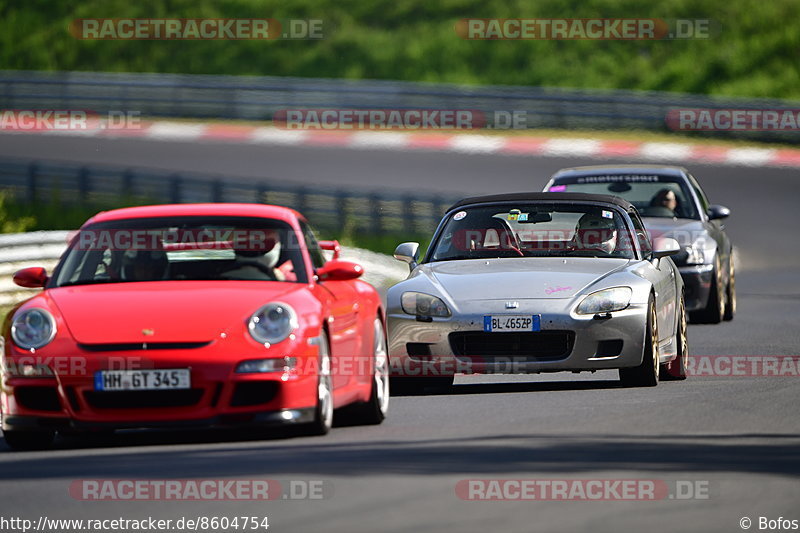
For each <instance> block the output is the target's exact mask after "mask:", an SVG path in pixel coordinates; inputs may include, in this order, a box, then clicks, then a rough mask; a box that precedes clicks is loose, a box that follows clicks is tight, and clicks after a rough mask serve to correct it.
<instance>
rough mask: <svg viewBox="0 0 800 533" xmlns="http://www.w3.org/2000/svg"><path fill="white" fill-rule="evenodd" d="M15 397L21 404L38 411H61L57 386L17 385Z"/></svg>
mask: <svg viewBox="0 0 800 533" xmlns="http://www.w3.org/2000/svg"><path fill="white" fill-rule="evenodd" d="M14 397H15V399H16V400H17V403H19V404H20V405H21V406H23V407H26V408H28V409H34V410H36V411H61V402H59V401H58V392H57V391H56V388H55V387H16V388H15V390H14Z"/></svg>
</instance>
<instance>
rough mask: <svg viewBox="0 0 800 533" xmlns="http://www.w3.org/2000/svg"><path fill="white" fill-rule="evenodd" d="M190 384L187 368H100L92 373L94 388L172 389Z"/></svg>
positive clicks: (189, 385) (183, 387)
mask: <svg viewBox="0 0 800 533" xmlns="http://www.w3.org/2000/svg"><path fill="white" fill-rule="evenodd" d="M191 386H192V380H191V372H190V371H189V369H188V368H171V369H155V370H151V369H148V370H101V371H100V372H97V373H95V375H94V389H95V390H102V391H115V390H174V389H188V388H190V387H191Z"/></svg>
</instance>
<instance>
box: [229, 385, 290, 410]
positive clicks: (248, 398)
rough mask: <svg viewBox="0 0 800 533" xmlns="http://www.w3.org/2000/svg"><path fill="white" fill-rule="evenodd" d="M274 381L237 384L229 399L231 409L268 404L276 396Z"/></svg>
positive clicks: (276, 389) (276, 386)
mask: <svg viewBox="0 0 800 533" xmlns="http://www.w3.org/2000/svg"><path fill="white" fill-rule="evenodd" d="M279 386H280V385H278V383H277V382H276V381H246V382H243V383H237V384H236V389H234V392H233V398H231V407H245V406H249V405H260V404H264V403H269V402H271V401H272V400H273V398H275V396H276V395H277V394H278V387H279Z"/></svg>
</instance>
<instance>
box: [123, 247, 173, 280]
mask: <svg viewBox="0 0 800 533" xmlns="http://www.w3.org/2000/svg"><path fill="white" fill-rule="evenodd" d="M167 266H168V260H167V253H166V252H165V251H164V250H126V251H125V254H124V255H123V256H122V279H124V280H127V281H157V280H160V279H164V275H165V274H166V272H167Z"/></svg>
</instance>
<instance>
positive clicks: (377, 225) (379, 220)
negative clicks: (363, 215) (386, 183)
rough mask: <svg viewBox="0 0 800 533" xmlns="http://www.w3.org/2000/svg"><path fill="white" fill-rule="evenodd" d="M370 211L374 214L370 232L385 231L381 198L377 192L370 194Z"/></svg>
mask: <svg viewBox="0 0 800 533" xmlns="http://www.w3.org/2000/svg"><path fill="white" fill-rule="evenodd" d="M369 211H370V214H371V215H372V216H371V217H370V218H371V220H372V224H371V226H372V227H371V228H370V233H383V217H382V216H381V199H380V197H379V196H378V195H377V194H370V195H369Z"/></svg>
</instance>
